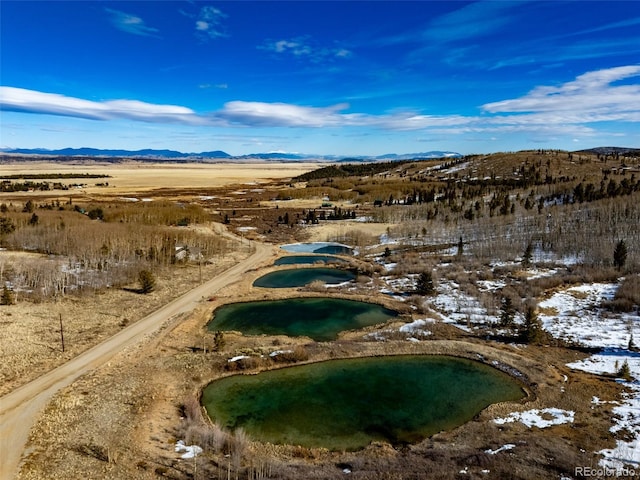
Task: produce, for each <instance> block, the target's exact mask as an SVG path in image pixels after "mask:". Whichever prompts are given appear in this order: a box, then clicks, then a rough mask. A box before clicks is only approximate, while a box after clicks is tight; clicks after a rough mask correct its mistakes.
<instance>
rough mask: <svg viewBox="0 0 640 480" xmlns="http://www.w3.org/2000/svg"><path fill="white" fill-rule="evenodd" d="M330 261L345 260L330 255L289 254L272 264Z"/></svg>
mask: <svg viewBox="0 0 640 480" xmlns="http://www.w3.org/2000/svg"><path fill="white" fill-rule="evenodd" d="M318 262H322V263H332V262H339V263H345V262H346V260H344V259H342V258H340V257H334V256H332V255H289V256H287V257H280V258H278V259H277V260H276V261H275V262H273V264H274V265H296V264H308V265H313V264H314V263H318Z"/></svg>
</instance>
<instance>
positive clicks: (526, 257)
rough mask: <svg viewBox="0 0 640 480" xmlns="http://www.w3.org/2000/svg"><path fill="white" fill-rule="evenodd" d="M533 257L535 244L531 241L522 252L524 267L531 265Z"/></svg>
mask: <svg viewBox="0 0 640 480" xmlns="http://www.w3.org/2000/svg"><path fill="white" fill-rule="evenodd" d="M532 258H533V245H532V244H531V242H529V243H528V244H527V248H525V250H524V253H523V254H522V266H523V267H524V268H529V267H530V266H531V259H532Z"/></svg>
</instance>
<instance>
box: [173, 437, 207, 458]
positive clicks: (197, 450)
mask: <svg viewBox="0 0 640 480" xmlns="http://www.w3.org/2000/svg"><path fill="white" fill-rule="evenodd" d="M176 452H178V453H180V452H185V453H183V454H182V455H181V456H180V458H193V457H197V456H198V455H200V454H201V453H202V448H201V447H199V446H198V445H185V444H184V441H182V440H178V443H176Z"/></svg>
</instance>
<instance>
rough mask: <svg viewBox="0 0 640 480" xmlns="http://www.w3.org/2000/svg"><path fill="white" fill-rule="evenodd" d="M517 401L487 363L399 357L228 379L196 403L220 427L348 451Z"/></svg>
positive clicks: (506, 380) (514, 386)
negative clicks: (200, 405)
mask: <svg viewBox="0 0 640 480" xmlns="http://www.w3.org/2000/svg"><path fill="white" fill-rule="evenodd" d="M523 397H524V391H523V389H522V386H521V385H520V384H519V383H518V382H516V381H515V380H514V379H513V378H511V377H509V376H508V375H507V374H505V373H503V372H501V371H499V370H497V369H495V368H493V367H491V366H489V365H485V364H482V363H479V362H475V361H471V360H466V359H460V358H455V357H446V356H437V355H435V356H424V355H403V356H392V357H372V358H359V359H348V360H331V361H327V362H321V363H315V364H310V365H302V366H295V367H289V368H283V369H279V370H271V371H266V372H262V373H259V374H257V375H233V376H230V377H226V378H222V379H220V380H215V381H214V382H212V383H210V384H209V385H208V386H207V387H206V388H205V389H204V392H203V396H202V403H203V405H204V406H205V408H206V410H207V413H208V414H209V416H210V417H211V418H212V419H213V420H214V422H216V423H217V424H218V425H220V426H221V427H224V428H229V429H236V428H240V427H241V428H243V429H244V430H245V431H246V432H247V433H248V434H249V435H250V436H251V437H253V438H254V439H257V440H260V441H264V442H271V443H278V444H292V445H302V446H306V447H325V448H329V449H332V450H354V449H358V448H362V447H364V446H366V445H367V444H369V443H370V442H372V441H388V442H390V443H392V444H394V445H401V444H408V443H415V442H418V441H420V440H422V439H424V438H426V437H428V436H430V435H433V434H435V433H437V432H440V431H442V430H450V429H453V428H455V427H457V426H459V425H462V424H463V423H466V422H468V421H469V420H471V419H472V418H473V417H474V416H475V415H477V414H478V413H479V412H480V411H481V410H483V409H484V408H486V407H487V406H489V405H491V404H492V403H496V402H501V401H516V400H519V399H521V398H523Z"/></svg>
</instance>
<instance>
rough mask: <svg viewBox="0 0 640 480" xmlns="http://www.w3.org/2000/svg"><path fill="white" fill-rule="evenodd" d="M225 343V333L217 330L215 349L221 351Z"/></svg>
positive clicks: (214, 338)
mask: <svg viewBox="0 0 640 480" xmlns="http://www.w3.org/2000/svg"><path fill="white" fill-rule="evenodd" d="M225 343H226V340H225V338H224V333H222V331H220V330H216V332H215V333H214V334H213V351H214V352H219V351H220V350H222V349H223V348H224V345H225Z"/></svg>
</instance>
